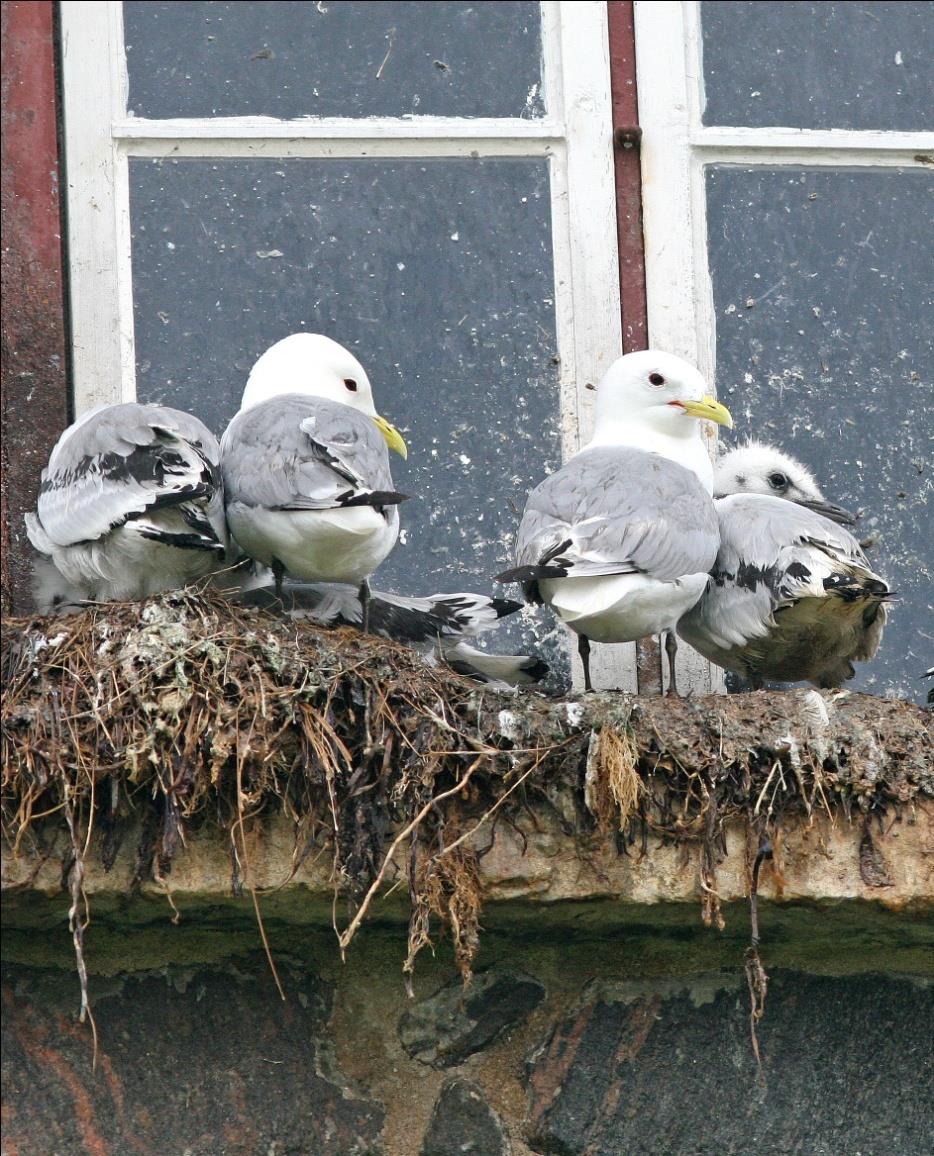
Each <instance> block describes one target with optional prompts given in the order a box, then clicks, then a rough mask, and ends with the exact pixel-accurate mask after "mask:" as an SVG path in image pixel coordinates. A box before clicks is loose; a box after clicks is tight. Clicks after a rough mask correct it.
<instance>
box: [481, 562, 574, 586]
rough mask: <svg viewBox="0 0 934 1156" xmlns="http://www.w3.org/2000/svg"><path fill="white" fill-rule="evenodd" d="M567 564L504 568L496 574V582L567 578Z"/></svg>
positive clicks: (524, 581)
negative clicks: (500, 572)
mask: <svg viewBox="0 0 934 1156" xmlns="http://www.w3.org/2000/svg"><path fill="white" fill-rule="evenodd" d="M567 576H568V568H567V567H566V566H517V567H516V568H515V570H504V571H503V572H502V574H496V575H495V576H494V578H493V581H494V582H521V583H523V584H525V583H526V582H540V581H541V580H542V579H543V578H567Z"/></svg>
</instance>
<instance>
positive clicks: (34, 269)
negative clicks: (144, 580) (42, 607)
mask: <svg viewBox="0 0 934 1156" xmlns="http://www.w3.org/2000/svg"><path fill="white" fill-rule="evenodd" d="M0 9H2V71H3V93H2V95H3V106H2V114H3V150H2V178H3V179H2V206H3V253H2V293H3V323H2V347H0V377H2V394H3V442H2V449H0V456H2V461H0V476H2V485H0V494H2V528H0V533H2V545H3V557H2V599H3V608H4V610H11V609H15V610H20V611H24V610H26V609H27V608H28V607H29V605H30V602H31V597H30V578H29V576H30V569H31V563H30V552H31V547H30V546H29V542H28V540H27V538H26V534H25V531H24V528H23V514H24V513H25V512H26V511H27V510H29V509H31V508H32V506H33V505H34V503H35V499H36V489H37V486H38V481H39V474H40V472H41V470H42V467H43V466H44V465H45V463H46V462H47V461H48V457H49V453H50V451H51V449H52V446H53V444H54V443H55V439H56V438H57V437H58V434H59V433H60V432H61V430H62V429H63V427H64V426H65V425H66V424H67V421H68V386H67V381H66V362H65V313H64V297H63V289H62V285H63V276H62V244H61V216H60V206H59V156H58V123H57V102H56V92H55V46H54V26H53V9H54V5H53V4H51V3H11V2H9V0H4V3H3V4H2V5H0Z"/></svg>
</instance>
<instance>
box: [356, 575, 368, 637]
mask: <svg viewBox="0 0 934 1156" xmlns="http://www.w3.org/2000/svg"><path fill="white" fill-rule="evenodd" d="M357 594H358V596H359V598H360V608H361V610H362V611H363V614H362V616H361V618H360V629H361V630H362V631H363V633H364V634H368V633H369V630H370V583H369V579H367V578H364V579H363V581H362V582H361V583H360V589H359V590H358V591H357Z"/></svg>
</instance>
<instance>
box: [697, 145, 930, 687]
mask: <svg viewBox="0 0 934 1156" xmlns="http://www.w3.org/2000/svg"><path fill="white" fill-rule="evenodd" d="M707 198H708V209H707V211H708V219H707V226H708V243H709V252H710V269H711V275H712V280H713V295H714V306H715V314H716V353H717V389H718V391H719V393H720V395H721V397H723V398H724V400H726V402H727V404H728V405H729V406H730V409H731V410H732V412H733V415H734V417H735V418H736V423H737V429H736V433H735V437H736V438H737V439H743V438H745V437H748V436H753V437H758V438H763V439H766V440H769V441H773V442H775V443H777V444H778V445H781V446H782V447H784V448H785V449H787V450H788V451H790V452H791V453H793V454H794V455H795V456H797V457H800V458H801V459H802V460H803V461H804V462H806V463H807V464H808V465H809V466H811V468H812V469H813V470H814V472H815V474H816V475H817V477H818V480H819V481H820V482H821V483H822V485H823V488H824V490H825V493H826V494H827V495H828V496H829V497H830V498H832V500H834V501H836V502H839V503H841V504H842V505H844V506H847V507H849V508H851V509H857V510H860V511H862V513H861V517H860V520H859V523H858V529H857V531H856V533H857V536H858V537H860V538H862V539H866V540H869V541H870V542H871V543H872V545H871V547H870V549H869V558H870V560H871V562H872V563H873V564H874V565H875V566H876V567H877V568H878V570H879V572H880V573H881V574H882V575H883V576H884V577H886V578H887V579H888V581H889V583H890V584H891V586H892V588H893V589H894V590H896V591H897V592H898V596H899V601H898V602H897V604H896V605H894V606H893V607H892V609H891V611H890V617H889V624H888V626H887V627H886V631H885V638H884V640H883V643H882V646H881V649H880V651H879V654H878V655H877V657H876V658H875V660H874V661H873V662H871V663H868V664H862V665H859V666H858V667H857V671H858V673H857V677H856V679H855V680H854V681H853V682H852V683H849V684H848V685H849V686H853V687H855V688H857V689H862V690H866V691H871V692H872V693H877V694H878V693H884V694H897V695H899V696H903V697H906V698H910V699H915V700H917V701H920V700H922V697H923V694H924V684H923V683H922V682H921V681H919V677H920V676H921V675H922V674H923V672H924V671H925V670H926V669H927V668H928V667H930V666H931V665H932V664H934V433H932V426H931V413H932V412H934V383H932V376H931V373H932V366H934V270H932V263H931V254H930V247H929V246H928V245H927V244H925V243H924V241H923V237H922V234H923V233H925V232H926V231H927V225H926V222H929V221H930V219H931V213H932V209H934V173H932V172H928V171H926V170H907V171H899V170H895V169H885V170H880V169H875V170H853V169H847V170H834V169H829V168H821V169H800V168H781V169H776V168H756V169H745V168H738V167H735V168H734V167H726V166H712V167H710V168H709V169H708V170H707Z"/></svg>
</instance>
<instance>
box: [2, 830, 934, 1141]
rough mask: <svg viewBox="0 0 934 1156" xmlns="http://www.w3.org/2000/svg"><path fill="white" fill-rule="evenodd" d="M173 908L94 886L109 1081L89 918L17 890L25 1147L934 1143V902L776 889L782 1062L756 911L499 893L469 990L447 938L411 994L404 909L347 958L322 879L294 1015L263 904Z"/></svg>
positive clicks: (373, 929) (378, 917) (775, 983)
mask: <svg viewBox="0 0 934 1156" xmlns="http://www.w3.org/2000/svg"><path fill="white" fill-rule="evenodd" d="M903 845H904V844H903ZM830 850H831V853H832V848H831V849H830ZM887 851H888V859H889V860H890V861H892V860H894V859H895V856H894V855H893V854H892V850H891V844H890V845H889V847H888V848H887ZM830 862H831V863H832V862H833V860H830ZM695 876H696V871H695ZM763 887H764V890H765V891H766V892H769V891H772V892H773V893H774V885H773V884H772V883H770V882H768V881H767V880H764V884H763ZM46 890H48V891H51V890H52V889H51V888H47V889H46ZM173 899H174V902H175V904H176V906H177V908H178V916H175V915H174V914H173V911H172V909H171V907H170V906H169V904H168V901H167V899H166V897H165V895H159V894H157V893H156V892H155V890H154V889H150V890H149V891H148V893H146V894H143V895H140V896H139V897H137V898H136V899H133V900H130V899H128V898H127V897H126V896H125V895H118V894H116V893H115V892H113V891H111V892H106V891H104V890H102V889H99V890H97V891H95V892H93V893H92V896H91V904H92V912H93V915H92V922H91V925H90V927H89V928H88V931H87V936H86V956H87V961H88V968H89V973H90V974H89V987H90V994H91V1006H92V1009H93V1014H94V1018H95V1023H96V1029H97V1035H98V1057H97V1066H96V1070H95V1069H94V1067H93V1064H92V1059H93V1042H92V1036H91V1032H90V1030H89V1025H87V1024H85V1025H80V1024H79V1023H78V1022H77V1015H76V1013H77V1009H78V1004H79V985H78V980H77V976H76V974H75V969H74V957H73V953H72V945H71V939H70V936H69V934H68V931H67V920H66V905H65V903H64V901H63V900H62V898H61V896H60V895H58V896H55V895H52V894H48V895H46V894H43V892H42V891H37V890H27V889H23V888H21V889H19V890H16V891H13V892H8V893H7V899H6V904H5V907H6V911H5V926H6V933H5V936H4V955H5V959H6V963H5V966H4V974H3V999H4V1017H3V1029H4V1058H3V1073H4V1087H5V1105H6V1106H5V1108H4V1148H3V1152H4V1156H14V1154H15V1156H85V1154H88V1156H105V1154H107V1156H122V1154H123V1153H127V1154H133V1153H140V1154H144V1153H152V1154H154V1156H155V1154H158V1156H183V1154H189V1156H234V1154H238V1156H239V1154H243V1156H254V1154H255V1156H260V1154H262V1156H305V1154H315V1156H316V1154H319V1153H320V1154H322V1156H331V1154H334V1156H344V1154H348V1156H350V1154H354V1153H380V1154H384V1156H429V1154H430V1156H455V1154H463V1153H475V1154H478V1156H479V1154H483V1156H487V1154H489V1156H499V1154H502V1153H512V1154H513V1156H529V1154H531V1153H536V1154H538V1153H540V1154H546V1153H547V1154H554V1156H610V1154H612V1156H623V1154H627V1156H628V1154H629V1153H636V1152H638V1153H652V1154H656V1153H657V1154H658V1156H669V1154H672V1153H686V1154H692V1156H693V1154H696V1156H701V1154H703V1156H706V1154H711V1156H713V1154H715V1153H717V1154H719V1153H737V1154H739V1153H748V1152H753V1151H754V1152H756V1153H763V1154H768V1153H791V1152H796V1153H798V1152H799V1153H807V1154H809V1156H810V1154H826V1156H837V1154H838V1153H855V1152H860V1153H862V1154H864V1156H888V1154H890V1153H899V1154H900V1156H922V1154H925V1156H926V1154H927V1153H929V1152H930V1150H931V1148H930V1137H931V1135H932V1134H934V1103H932V1098H931V1096H930V1087H931V1086H932V1082H934V1066H932V1064H934V1049H932V1048H931V1046H930V1030H929V1029H930V1024H931V1022H934V988H932V985H931V975H932V959H934V951H932V947H934V942H932V941H934V934H932V924H931V918H930V915H931V912H930V908H929V907H927V906H926V904H925V902H924V901H923V899H921V900H919V899H917V898H916V899H914V900H907V899H904V897H903V901H902V902H900V903H898V904H896V905H895V906H896V908H897V909H892V908H891V907H887V906H882V905H881V904H880V903H878V902H877V901H873V900H866V899H857V898H852V899H848V900H847V899H840V900H835V901H829V902H828V901H818V900H815V899H810V900H807V899H800V898H799V899H793V900H785V901H782V902H777V901H775V900H774V899H766V900H764V901H763V902H762V904H761V906H760V923H761V931H762V945H761V953H762V959H763V962H764V964H765V966H766V968H767V970H768V971H769V973H770V986H769V993H768V997H767V1002H766V1011H765V1015H764V1018H763V1019H762V1021H761V1023H760V1025H759V1028H758V1038H759V1045H760V1048H761V1056H762V1070H761V1074H760V1072H759V1071H758V1069H757V1064H756V1060H755V1056H754V1053H753V1047H752V1042H751V1037H750V1022H749V994H748V991H747V988H746V981H745V978H744V974H743V954H744V950H745V947H746V945H747V944H748V939H749V920H748V909H747V905H746V904H745V903H743V902H741V901H736V902H731V903H727V904H725V906H724V908H723V914H724V917H725V927H724V929H723V930H722V931H718V930H717V929H716V928H713V927H705V926H704V925H703V923H702V922H701V920H700V917H699V904H698V903H697V897H696V895H695V896H693V897H692V901H691V902H690V903H687V902H671V901H668V902H661V903H658V902H656V903H645V902H642V903H633V902H627V901H625V900H622V899H611V898H603V899H599V898H590V899H586V900H578V901H574V900H564V901H560V902H553V903H550V902H544V903H542V902H537V901H536V900H535V899H534V898H530V897H529V896H528V895H526V896H525V897H523V898H521V899H514V900H512V901H502V900H501V901H499V902H492V903H491V904H489V905H488V907H487V908H486V910H485V914H484V927H483V933H482V937H481V946H480V952H479V956H478V959H477V972H476V975H475V977H474V980H473V982H472V984H471V985H470V987H468V988H467V989H466V990H465V989H464V988H463V986H462V983H461V979H460V977H459V975H458V973H457V969H456V966H455V963H454V960H453V958H452V952H451V947H450V943H449V942H448V941H447V940H446V938H445V937H444V936H443V935H439V936H437V942H436V950H435V952H434V953H431V952H427V951H426V952H423V953H422V954H421V955H420V956H419V959H418V963H417V967H416V972H415V976H414V983H413V997H412V998H410V997H408V996H407V994H406V987H405V983H404V982H403V975H402V970H401V964H402V961H403V959H404V957H405V952H406V935H405V926H404V923H403V922H401V920H400V919H399V915H400V909H399V907H398V906H396V905H394V903H393V897H392V896H391V897H389V899H388V900H386V901H385V903H384V904H379V905H377V907H376V909H375V911H374V917H373V920H372V921H370V922H368V923H367V924H366V925H365V927H364V928H363V930H362V931H361V933H360V934H359V935H358V937H357V938H356V939H355V940H354V942H353V944H352V945H351V947H350V949H349V950H348V952H347V956H346V961H345V962H343V963H342V962H341V959H340V953H339V950H338V947H337V943H336V939H335V936H334V932H333V929H331V928H330V927H329V926H327V917H328V912H327V909H326V907H325V905H323V904H322V902H321V897H320V896H317V895H315V893H314V892H313V891H312V890H311V889H310V888H308V887H307V886H298V887H294V888H292V889H291V890H287V891H283V892H280V893H279V895H278V896H275V895H266V896H265V897H264V899H263V911H264V912H265V919H264V924H265V930H266V934H267V936H268V939H269V943H270V947H271V951H272V954H273V957H274V959H275V961H276V965H277V969H278V972H279V975H280V979H281V982H282V986H283V989H284V992H285V997H286V998H285V1000H284V1001H283V1000H282V999H280V997H279V994H278V992H277V989H276V985H275V982H274V980H273V977H272V975H271V973H270V970H269V966H268V963H267V961H266V958H265V955H264V953H263V951H262V949H261V944H260V939H259V935H258V932H257V927H256V922H255V918H254V916H253V912H252V905H251V901H250V899H249V897H243V898H241V899H233V898H230V897H229V895H225V894H222V893H220V892H217V893H215V894H214V895H213V896H212V895H206V894H205V893H203V892H202V893H201V894H200V895H198V894H196V893H194V892H188V891H182V890H179V891H176V892H175V893H174V895H173ZM337 915H338V919H339V920H340V921H341V922H343V920H344V918H345V913H344V912H343V911H342V910H340V909H339V910H338V912H337ZM176 918H177V919H178V921H177V922H173V920H174V919H176Z"/></svg>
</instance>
